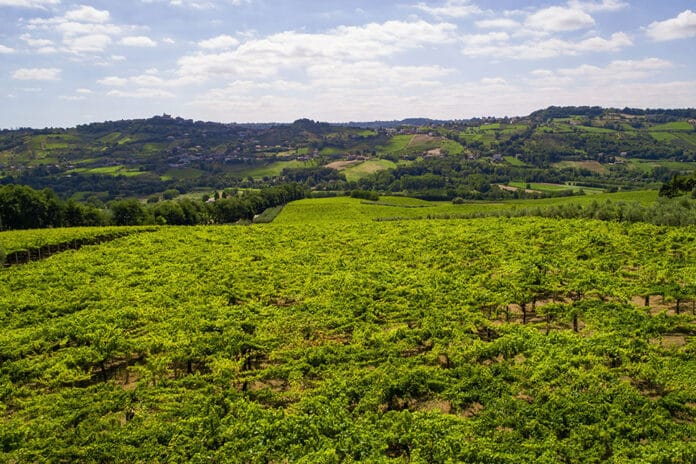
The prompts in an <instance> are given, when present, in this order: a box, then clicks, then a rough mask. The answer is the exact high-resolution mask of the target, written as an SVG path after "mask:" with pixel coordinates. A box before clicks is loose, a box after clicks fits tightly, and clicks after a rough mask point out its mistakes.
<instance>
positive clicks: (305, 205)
mask: <svg viewBox="0 0 696 464" xmlns="http://www.w3.org/2000/svg"><path fill="white" fill-rule="evenodd" d="M656 199H657V192H656V191H653V190H643V191H632V192H616V193H596V194H594V195H583V196H574V197H559V198H544V199H540V200H508V201H501V202H495V203H493V202H475V201H472V202H466V203H464V204H459V205H455V204H452V203H451V202H437V201H425V200H419V199H414V198H405V197H391V196H383V197H381V198H380V200H379V201H378V202H366V201H363V200H359V199H355V198H349V197H335V198H316V199H307V200H300V201H296V202H293V203H291V204H289V205H288V206H286V207H285V209H284V210H283V212H282V213H281V214H280V215H279V216H278V217H277V218H276V220H275V221H274V223H276V224H303V223H309V222H317V221H319V222H324V221H328V222H354V221H358V222H361V221H362V222H364V221H373V220H378V219H387V218H397V217H398V218H421V217H426V216H434V217H440V216H443V215H447V214H450V215H466V214H473V213H476V212H479V211H491V210H505V209H519V208H531V207H537V206H538V207H546V206H554V205H562V204H569V203H570V204H579V205H586V204H589V203H591V202H593V201H598V202H602V201H605V200H612V201H623V202H637V203H641V204H650V203H652V202H654V201H655V200H656Z"/></svg>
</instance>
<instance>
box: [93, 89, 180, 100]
mask: <svg viewBox="0 0 696 464" xmlns="http://www.w3.org/2000/svg"><path fill="white" fill-rule="evenodd" d="M106 96H107V97H118V98H137V99H141V98H174V97H175V96H176V95H174V94H173V93H171V92H169V91H167V90H157V89H151V88H142V89H135V90H110V91H109V92H107V93H106Z"/></svg>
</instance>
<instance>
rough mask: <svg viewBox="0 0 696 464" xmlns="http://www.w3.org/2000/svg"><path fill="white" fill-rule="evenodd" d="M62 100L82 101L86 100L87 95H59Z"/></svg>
mask: <svg viewBox="0 0 696 464" xmlns="http://www.w3.org/2000/svg"><path fill="white" fill-rule="evenodd" d="M58 98H59V99H60V100H63V101H82V100H86V97H85V96H84V95H61V96H59V97H58Z"/></svg>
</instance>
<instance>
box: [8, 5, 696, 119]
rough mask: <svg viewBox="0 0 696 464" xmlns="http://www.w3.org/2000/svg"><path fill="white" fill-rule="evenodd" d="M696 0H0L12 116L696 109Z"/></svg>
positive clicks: (377, 115)
mask: <svg viewBox="0 0 696 464" xmlns="http://www.w3.org/2000/svg"><path fill="white" fill-rule="evenodd" d="M694 49H696V0H660V1H657V0H551V1H530V0H517V1H511V0H491V1H484V0H438V1H420V0H396V1H393V0H380V1H374V0H369V1H362V0H359V1H339V0H324V1H308V0H287V1H279V0H118V1H114V0H111V1H103V0H102V1H100V0H82V1H79V0H78V1H77V2H73V1H71V0H0V128H17V127H36V128H43V127H72V126H74V125H76V124H83V123H88V122H95V121H105V120H119V119H131V118H144V117H150V116H153V115H156V114H163V113H167V114H170V115H173V116H180V117H183V118H187V119H195V120H204V121H219V122H291V121H294V120H296V119H299V118H310V119H314V120H319V121H329V122H346V121H371V120H394V119H403V118H409V117H429V118H435V119H465V118H470V117H484V116H516V115H526V114H529V113H530V112H532V111H534V110H537V109H541V108H545V107H547V106H550V105H556V106H566V105H578V106H580V105H599V106H604V107H619V108H623V107H625V106H630V107H638V108H647V107H650V108H657V107H659V108H684V107H696V52H695V51H694Z"/></svg>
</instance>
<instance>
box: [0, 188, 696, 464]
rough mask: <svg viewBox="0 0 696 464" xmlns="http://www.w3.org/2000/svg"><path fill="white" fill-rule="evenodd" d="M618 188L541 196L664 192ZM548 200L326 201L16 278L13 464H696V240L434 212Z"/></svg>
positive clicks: (110, 248) (659, 229) (46, 264)
mask: <svg viewBox="0 0 696 464" xmlns="http://www.w3.org/2000/svg"><path fill="white" fill-rule="evenodd" d="M616 195H618V196H614V197H612V196H610V195H607V194H598V195H595V196H592V197H591V198H590V197H589V196H588V197H587V198H585V197H582V198H577V199H568V198H550V199H546V200H541V201H542V202H546V203H545V204H547V205H548V206H553V205H554V204H560V203H564V204H568V203H569V202H570V201H571V200H577V201H581V202H588V203H587V204H591V202H592V200H595V199H596V198H595V197H597V198H601V197H605V198H601V200H600V201H605V200H606V199H607V198H610V199H612V201H613V202H617V201H619V200H620V199H624V200H627V201H643V202H645V203H650V202H652V201H653V199H654V195H655V194H654V192H653V193H650V192H648V193H639V194H632V196H629V194H627V193H619V194H616ZM529 203H530V202H529V201H527V202H521V201H517V202H511V203H500V204H498V205H494V204H490V203H489V204H480V203H468V204H462V205H453V204H452V203H451V202H450V203H431V202H425V201H422V200H417V199H413V198H400V197H382V198H380V200H379V201H378V202H364V201H362V200H359V199H350V198H327V199H311V200H309V199H308V200H301V201H298V202H293V203H290V204H288V205H287V206H286V207H285V208H284V209H283V210H282V212H281V213H280V215H279V216H278V217H277V218H276V219H275V221H273V222H272V223H270V224H257V225H251V226H247V227H241V226H215V227H211V226H208V227H205V226H198V227H159V228H156V229H155V230H148V231H145V230H138V229H132V230H131V232H132V233H130V235H127V236H125V237H120V238H118V237H113V238H112V239H111V241H108V242H103V243H101V244H95V245H86V246H83V247H82V248H80V249H79V250H72V249H71V250H67V251H64V252H59V253H56V254H54V255H53V256H51V257H50V258H48V259H45V260H39V261H35V262H32V263H29V264H25V265H13V266H10V267H8V268H5V269H0V290H1V291H0V320H1V322H2V327H3V331H2V332H0V360H1V364H0V399H1V401H0V444H1V446H0V460H1V461H3V462H211V461H212V462H250V463H256V462H258V463H261V462H312V463H313V462H443V463H445V462H499V463H508V462H509V463H521V462H549V463H551V462H616V463H619V462H694V460H696V447H695V446H694V442H693V437H694V436H696V427H695V426H694V414H696V408H695V407H694V405H695V404H696V380H695V379H696V363H695V362H694V356H693V353H694V349H695V345H694V343H696V338H694V335H695V334H696V314H695V313H694V304H695V302H696V280H694V279H695V277H696V247H695V246H694V243H696V230H695V229H694V227H693V226H690V227H665V226H654V225H649V224H646V223H641V222H638V223H634V224H630V223H627V222H607V221H598V220H583V219H572V220H571V219H543V218H535V217H529V218H483V219H442V218H440V219H437V220H428V219H427V216H428V215H429V214H431V213H448V214H453V213H454V212H456V211H457V209H458V211H459V212H464V211H470V212H476V211H479V212H481V211H483V210H494V209H496V208H498V209H501V208H502V209H505V208H507V209H510V208H516V207H526V206H529ZM406 215H410V217H411V220H406V218H405V219H403V220H392V221H378V220H376V219H379V218H383V217H395V216H406ZM436 216H437V214H434V215H430V217H436ZM418 217H423V219H414V218H418ZM73 230H74V231H75V233H76V234H79V235H80V236H85V233H86V232H85V230H87V229H67V230H66V229H64V230H62V231H61V232H54V231H51V230H46V231H45V234H46V238H45V239H44V238H41V237H40V235H41V232H32V233H31V235H26V239H25V242H32V243H34V242H37V241H41V243H49V242H51V241H53V240H60V241H65V237H66V234H69V232H70V231H73ZM94 230H95V231H99V230H101V229H94ZM25 233H26V232H12V236H11V237H12V240H13V241H14V243H16V244H20V245H21V242H22V235H21V234H25ZM95 233H97V232H95ZM5 237H9V235H8V236H5V235H0V240H4V239H5ZM56 237H57V238H56ZM20 245H16V246H15V245H13V246H14V247H15V248H16V247H17V246H20ZM646 303H647V305H646Z"/></svg>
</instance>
